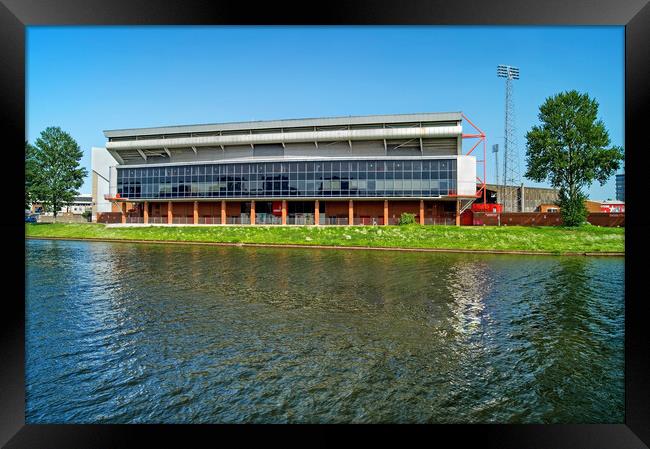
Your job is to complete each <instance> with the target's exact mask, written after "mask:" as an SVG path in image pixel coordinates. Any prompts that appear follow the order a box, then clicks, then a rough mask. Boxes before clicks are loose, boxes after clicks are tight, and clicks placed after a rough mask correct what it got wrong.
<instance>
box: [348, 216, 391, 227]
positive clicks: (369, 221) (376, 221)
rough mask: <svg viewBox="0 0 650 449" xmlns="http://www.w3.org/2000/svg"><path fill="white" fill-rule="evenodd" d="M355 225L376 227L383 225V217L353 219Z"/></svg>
mask: <svg viewBox="0 0 650 449" xmlns="http://www.w3.org/2000/svg"><path fill="white" fill-rule="evenodd" d="M353 222H354V224H355V225H364V226H378V225H383V224H384V217H355V218H354V220H353Z"/></svg>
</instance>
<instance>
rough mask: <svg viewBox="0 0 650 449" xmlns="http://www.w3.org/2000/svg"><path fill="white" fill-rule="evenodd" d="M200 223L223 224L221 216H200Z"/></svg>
mask: <svg viewBox="0 0 650 449" xmlns="http://www.w3.org/2000/svg"><path fill="white" fill-rule="evenodd" d="M199 224H221V217H199Z"/></svg>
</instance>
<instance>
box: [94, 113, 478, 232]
mask: <svg viewBox="0 0 650 449" xmlns="http://www.w3.org/2000/svg"><path fill="white" fill-rule="evenodd" d="M466 120H467V119H466V117H465V116H464V115H463V114H462V113H460V112H450V113H418V114H399V115H371V116H356V117H355V116H349V117H328V118H313V119H291V120H276V121H254V122H238V123H222V124H208V125H189V126H168V127H156V128H138V129H121V130H109V131H104V135H105V137H106V138H107V139H108V141H107V142H106V147H105V148H94V149H93V153H92V154H93V170H92V175H93V194H94V196H95V206H96V207H95V209H94V212H95V214H94V215H97V213H98V212H99V213H101V212H106V211H108V210H113V211H115V210H117V211H119V212H121V214H122V220H121V221H122V222H125V223H126V222H137V223H162V224H164V223H170V224H173V223H187V224H314V225H328V224H343V225H347V224H379V225H381V224H395V223H397V221H398V220H399V217H400V215H401V214H402V213H403V212H409V213H413V214H415V215H416V220H417V221H418V222H419V223H422V224H438V223H446V224H459V223H460V221H459V217H460V214H461V212H462V210H463V209H464V208H466V207H467V206H469V205H470V204H471V202H473V201H474V200H475V199H477V198H481V197H484V192H485V184H481V179H480V178H477V159H476V153H478V152H479V151H478V150H477V151H475V152H474V153H472V151H474V149H475V148H477V146H478V144H479V143H480V142H481V141H482V142H483V149H482V150H483V153H484V151H485V135H484V134H483V133H482V132H481V131H480V130H479V129H478V128H476V127H475V126H474V125H473V124H472V123H471V122H469V123H470V124H471V126H472V127H473V128H474V129H476V130H477V131H478V133H475V134H463V123H464V121H466ZM464 138H476V139H478V140H477V142H476V145H474V147H473V148H472V150H471V151H470V152H469V153H470V154H463V145H462V143H463V139H464ZM484 159H485V158H483V160H481V161H479V162H481V163H483V165H482V167H483V168H484ZM477 180H478V182H477Z"/></svg>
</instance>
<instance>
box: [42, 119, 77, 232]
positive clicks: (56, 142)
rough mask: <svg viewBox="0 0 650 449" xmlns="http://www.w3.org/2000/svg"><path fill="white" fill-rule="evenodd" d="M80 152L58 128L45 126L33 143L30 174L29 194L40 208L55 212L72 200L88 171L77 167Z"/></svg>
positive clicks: (71, 140)
mask: <svg viewBox="0 0 650 449" xmlns="http://www.w3.org/2000/svg"><path fill="white" fill-rule="evenodd" d="M82 156H83V152H82V151H81V148H79V145H78V144H77V142H76V141H75V140H74V139H73V138H72V136H70V134H68V133H67V132H65V131H63V130H61V128H59V127H52V126H51V127H48V128H46V129H45V130H44V131H43V132H41V135H40V137H39V138H38V139H36V143H35V145H34V153H33V160H34V162H33V171H34V173H33V177H32V180H31V185H30V193H31V196H32V199H34V201H39V202H40V203H41V204H42V205H43V209H44V210H45V211H47V212H53V213H54V219H55V220H56V216H57V213H58V211H59V209H60V208H61V207H62V206H65V205H66V204H68V203H71V202H72V201H73V200H74V197H75V195H78V190H77V189H79V188H80V187H81V185H82V184H83V180H84V177H85V176H86V174H87V171H86V169H85V168H83V167H80V166H79V161H80V160H81V157H82Z"/></svg>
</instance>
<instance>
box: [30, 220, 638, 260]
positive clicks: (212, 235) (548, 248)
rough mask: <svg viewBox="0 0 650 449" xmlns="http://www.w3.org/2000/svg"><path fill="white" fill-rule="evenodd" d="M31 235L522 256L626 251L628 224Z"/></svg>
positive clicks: (105, 230)
mask: <svg viewBox="0 0 650 449" xmlns="http://www.w3.org/2000/svg"><path fill="white" fill-rule="evenodd" d="M25 235H26V237H28V238H30V237H31V238H64V239H89V240H109V241H113V240H125V241H138V242H157V243H163V242H170V243H180V242H184V243H204V244H211V243H214V244H251V245H256V246H257V245H276V246H290V247H293V246H316V247H322V248H334V247H345V248H350V249H351V248H353V247H354V248H360V249H406V250H431V251H446V250H449V251H463V252H464V251H478V252H498V253H501V252H506V253H521V254H572V255H575V254H587V255H592V254H615V255H623V254H624V252H625V231H624V229H623V228H601V227H597V226H585V227H580V228H575V229H571V228H563V227H524V226H507V227H506V226H504V227H487V226H485V227H470V226H467V227H463V226H461V227H456V226H419V225H409V226H255V227H251V226H199V227H189V226H140V227H107V226H105V225H103V224H95V223H85V224H59V223H57V224H31V223H27V224H26V225H25Z"/></svg>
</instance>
